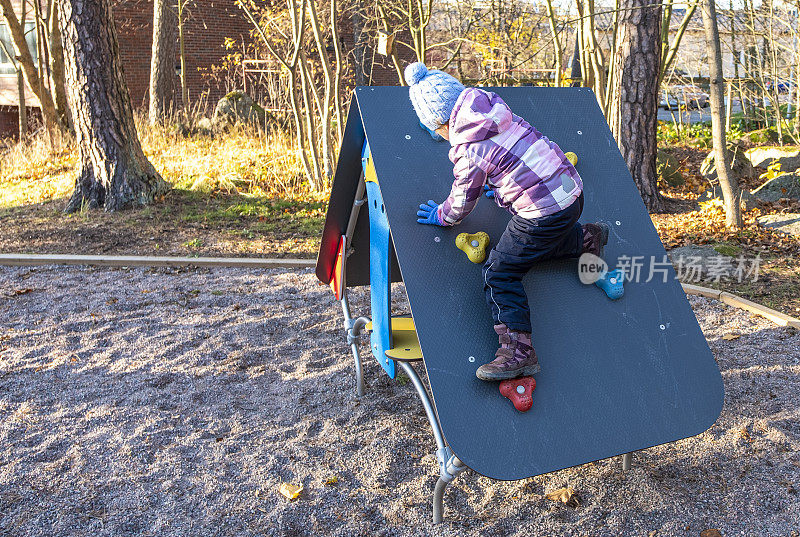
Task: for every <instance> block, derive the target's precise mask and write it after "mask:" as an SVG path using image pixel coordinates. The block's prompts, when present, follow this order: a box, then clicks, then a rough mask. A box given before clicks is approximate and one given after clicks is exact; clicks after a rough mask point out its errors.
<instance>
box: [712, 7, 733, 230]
mask: <svg viewBox="0 0 800 537" xmlns="http://www.w3.org/2000/svg"><path fill="white" fill-rule="evenodd" d="M702 10H703V26H704V28H705V35H706V51H707V54H708V72H709V81H710V83H711V90H710V93H709V95H710V97H711V99H710V100H711V135H712V139H713V143H714V164H715V166H716V169H717V177H718V178H719V186H720V189H721V190H722V198H723V200H724V203H725V224H726V225H727V226H728V227H731V228H738V227H740V226H741V225H742V215H741V211H740V207H739V200H738V197H737V191H738V189H739V185H738V184H737V181H736V178H735V177H734V175H733V173H731V165H730V162H729V160H728V151H727V141H726V139H725V120H724V118H723V113H722V107H723V102H724V100H723V95H724V84H725V80H724V79H723V76H722V52H721V50H720V42H719V28H718V27H717V11H716V6H715V5H714V0H703V7H702Z"/></svg>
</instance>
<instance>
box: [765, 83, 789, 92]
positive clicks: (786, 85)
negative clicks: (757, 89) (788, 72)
mask: <svg viewBox="0 0 800 537" xmlns="http://www.w3.org/2000/svg"><path fill="white" fill-rule="evenodd" d="M774 84H775V82H773V81H772V80H767V81H766V86H767V91H773V85H774ZM793 86H794V84H792V83H791V82H788V81H786V80H778V93H789V92H791V91H792V88H793Z"/></svg>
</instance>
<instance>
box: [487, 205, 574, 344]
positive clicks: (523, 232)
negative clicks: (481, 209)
mask: <svg viewBox="0 0 800 537" xmlns="http://www.w3.org/2000/svg"><path fill="white" fill-rule="evenodd" d="M581 212H583V193H581V195H580V197H579V198H578V199H577V200H576V201H575V202H574V203H573V204H572V205H570V206H569V207H567V208H566V209H563V210H561V211H559V212H557V213H555V214H551V215H549V216H543V217H541V218H521V217H519V216H516V215H515V216H513V217H512V218H511V221H510V222H509V223H508V226H507V227H506V230H505V231H504V232H503V235H502V236H501V237H500V240H499V241H498V242H497V245H496V246H495V247H494V248H493V249H492V251H491V252H490V253H489V259H487V260H486V264H485V265H484V266H483V281H484V291H485V292H486V302H487V304H489V307H490V308H491V310H492V317H494V323H495V324H504V325H506V326H507V327H508V328H509V329H511V330H519V331H520V332H530V331H531V309H530V306H528V296H527V295H526V294H525V289H524V288H523V286H522V278H523V277H524V276H525V274H526V273H527V272H528V271H529V270H530V269H531V267H533V266H534V265H535V264H536V263H539V262H540V261H545V260H548V259H560V258H565V257H579V256H580V255H581V252H582V250H583V231H582V230H581V225H580V224H579V223H578V218H580V216H581Z"/></svg>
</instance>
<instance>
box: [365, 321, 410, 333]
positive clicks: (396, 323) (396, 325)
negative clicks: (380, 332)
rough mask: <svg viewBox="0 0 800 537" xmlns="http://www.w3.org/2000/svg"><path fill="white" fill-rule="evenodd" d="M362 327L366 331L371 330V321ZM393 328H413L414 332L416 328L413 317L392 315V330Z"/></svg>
mask: <svg viewBox="0 0 800 537" xmlns="http://www.w3.org/2000/svg"><path fill="white" fill-rule="evenodd" d="M364 329H365V330H366V331H367V332H372V321H370V322H368V323H367V324H366V325H365V326H364ZM395 330H414V331H415V332H416V330H417V329H416V328H415V327H414V318H413V317H392V332H394V331H395Z"/></svg>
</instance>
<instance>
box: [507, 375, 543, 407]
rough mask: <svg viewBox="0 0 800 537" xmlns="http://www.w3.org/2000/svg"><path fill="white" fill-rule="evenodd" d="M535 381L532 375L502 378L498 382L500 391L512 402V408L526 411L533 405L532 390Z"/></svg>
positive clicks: (534, 386)
mask: <svg viewBox="0 0 800 537" xmlns="http://www.w3.org/2000/svg"><path fill="white" fill-rule="evenodd" d="M535 389H536V381H535V380H533V377H520V378H518V379H511V380H504V381H503V382H501V383H500V393H501V394H503V396H504V397H507V398H509V399H510V400H511V402H512V403H514V408H516V409H517V410H519V411H520V412H527V411H528V410H530V409H531V407H532V406H533V390H535Z"/></svg>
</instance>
